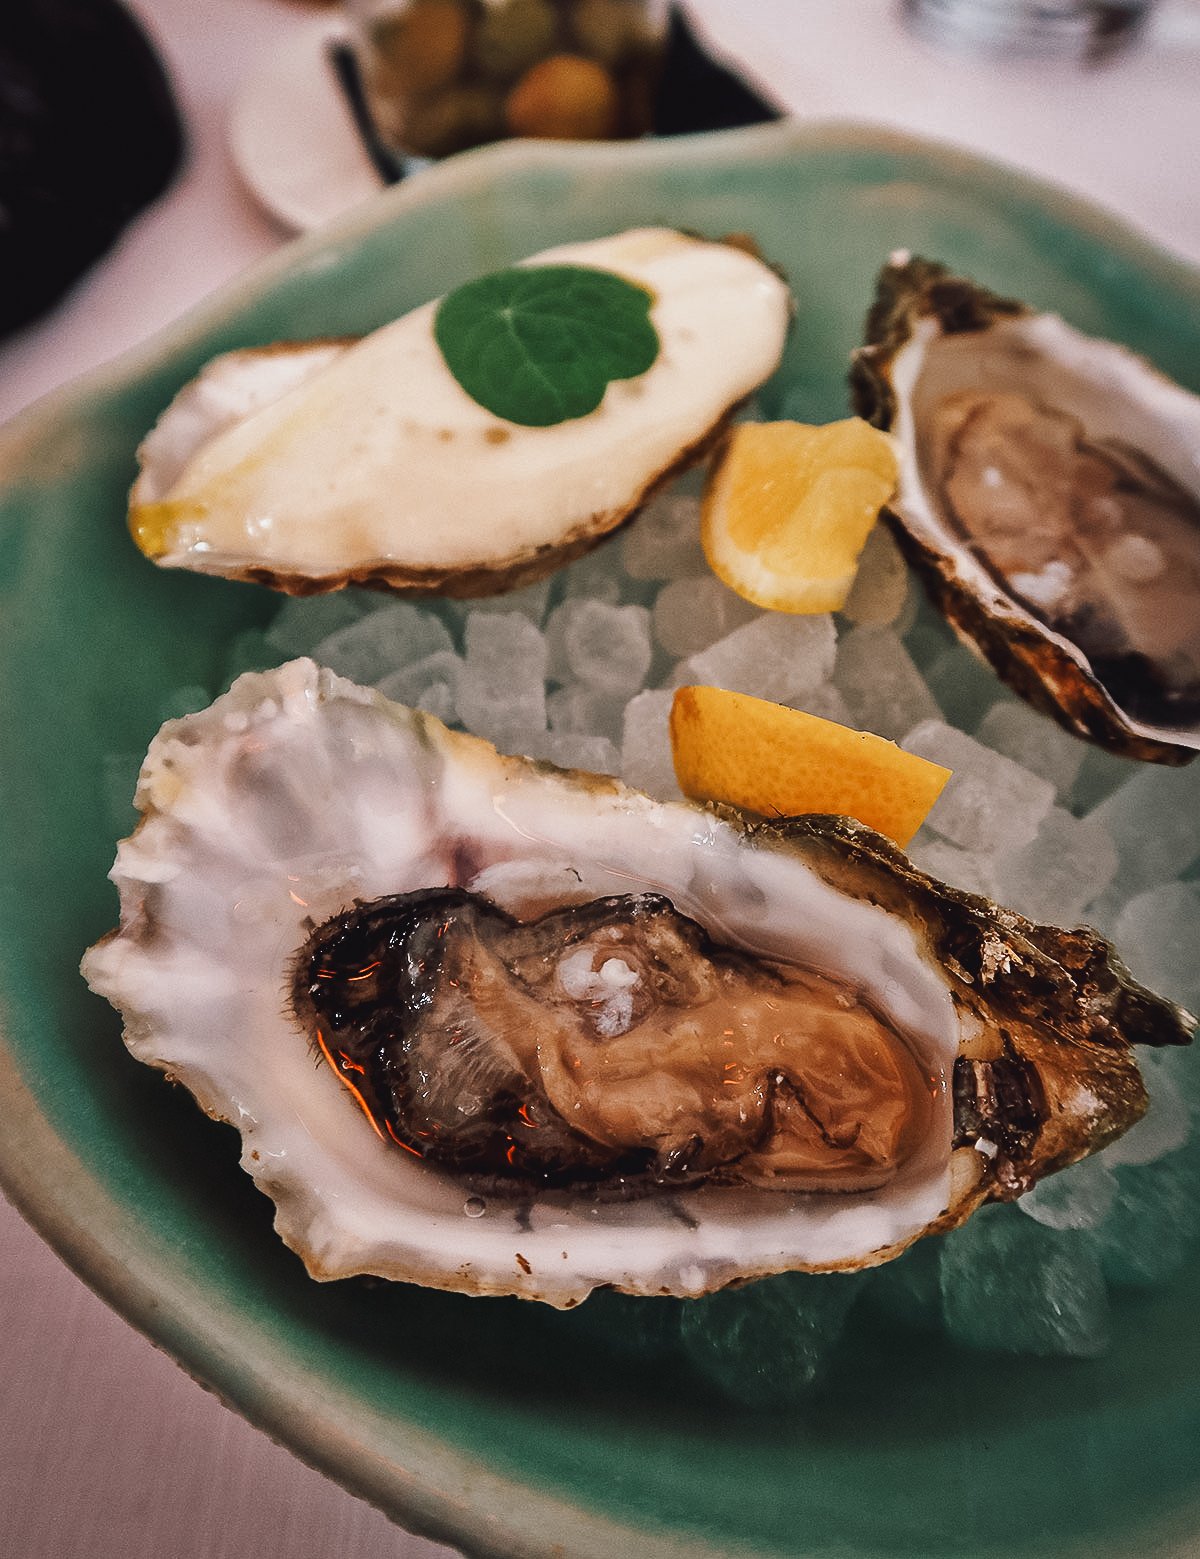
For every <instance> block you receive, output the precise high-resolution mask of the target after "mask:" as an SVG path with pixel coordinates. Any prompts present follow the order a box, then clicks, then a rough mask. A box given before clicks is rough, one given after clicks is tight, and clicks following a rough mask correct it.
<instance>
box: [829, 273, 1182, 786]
mask: <svg viewBox="0 0 1200 1559" xmlns="http://www.w3.org/2000/svg"><path fill="white" fill-rule="evenodd" d="M851 383H852V388H853V394H854V401H855V405H856V408H857V409H858V411H859V412H860V413H861V414H862V415H863V416H865V417H867V418H869V419H870V420H871V421H873V422H874V423H875V424H876V425H877V426H879V427H883V428H890V429H891V430H892V431H893V432H894V433H895V434H896V435H897V437H898V438H899V440H900V442H901V446H902V463H901V474H900V482H899V487H898V490H897V494H896V497H895V498H894V499H893V500H892V502H891V504H890V506H889V507H890V511H891V515H892V518H893V520H894V522H895V528H896V530H897V534H898V536H899V539H900V541H901V543H902V545H903V546H904V549H905V551H906V553H907V555H908V557H909V559H910V561H911V562H913V563H914V565H915V566H916V567H917V568H918V569H919V570H920V571H921V572H922V574H923V576H924V578H925V580H926V583H927V584H928V586H929V589H930V591H931V593H932V595H933V598H934V600H935V602H936V604H937V605H938V607H939V609H940V610H941V611H942V612H943V613H944V615H945V616H946V617H947V619H948V620H949V622H950V623H951V624H952V626H953V627H954V628H955V629H956V631H957V632H958V633H959V634H960V635H962V636H963V637H964V638H966V639H967V640H968V641H969V642H972V643H973V644H974V645H975V646H976V647H977V648H978V649H979V650H981V651H982V652H983V654H984V655H985V656H986V657H987V659H988V660H989V661H990V662H991V664H992V665H993V666H994V667H995V669H996V671H997V672H998V673H999V674H1000V675H1001V676H1002V677H1003V678H1004V680H1005V681H1006V682H1008V683H1009V684H1010V685H1011V686H1012V687H1013V688H1015V689H1016V691H1017V692H1019V693H1020V694H1021V695H1022V696H1023V697H1025V698H1027V699H1028V700H1029V701H1030V702H1031V703H1032V704H1034V705H1035V706H1037V707H1038V708H1039V709H1041V710H1042V711H1043V712H1045V713H1047V714H1051V715H1053V716H1054V717H1055V718H1056V719H1058V720H1059V721H1060V722H1061V723H1062V724H1063V725H1065V726H1066V727H1067V729H1068V730H1071V731H1073V732H1074V733H1075V734H1076V735H1078V736H1082V737H1085V738H1087V739H1088V740H1091V741H1094V742H1097V743H1098V744H1100V745H1101V746H1104V747H1107V748H1110V749H1111V750H1113V751H1115V752H1119V753H1123V754H1125V755H1126V756H1129V757H1133V758H1141V759H1147V760H1151V761H1154V762H1159V763H1171V764H1180V763H1186V762H1189V761H1190V760H1191V759H1192V758H1193V757H1194V756H1195V754H1196V750H1197V749H1198V748H1200V470H1198V468H1197V464H1196V449H1197V447H1198V446H1200V399H1198V398H1197V397H1196V396H1193V395H1190V394H1188V393H1187V392H1186V391H1185V390H1183V389H1182V388H1181V387H1180V386H1178V385H1175V384H1172V383H1171V382H1170V381H1169V380H1167V379H1166V378H1164V377H1163V376H1162V375H1160V374H1158V373H1157V372H1155V370H1153V369H1152V368H1151V367H1150V366H1149V365H1148V364H1146V363H1145V362H1143V361H1141V360H1140V359H1139V358H1137V357H1135V356H1134V355H1133V354H1132V353H1130V352H1128V351H1127V350H1125V349H1124V348H1123V347H1119V346H1117V345H1115V344H1113V343H1112V342H1107V341H1101V340H1096V339H1094V338H1092V337H1088V336H1084V335H1082V334H1080V332H1078V331H1076V330H1074V329H1073V328H1072V327H1071V326H1069V325H1067V324H1066V323H1065V322H1064V321H1063V320H1061V319H1059V318H1057V317H1056V316H1054V315H1048V314H1037V313H1035V312H1033V311H1032V310H1031V309H1029V308H1026V307H1025V306H1024V305H1023V304H1020V303H1017V302H1014V301H1013V300H1011V299H1007V298H1000V297H996V296H995V295H994V294H992V293H990V292H987V291H985V290H984V289H982V288H980V287H977V286H976V285H975V284H974V283H972V282H970V281H968V280H966V279H965V278H963V277H961V276H954V275H951V274H950V273H949V272H948V271H947V270H946V268H945V267H944V266H941V265H937V264H933V263H931V262H929V261H927V260H922V259H911V258H909V257H907V256H904V255H900V256H896V257H895V258H893V260H892V261H891V262H890V263H889V264H888V266H887V267H886V268H885V269H884V271H883V272H882V274H881V276H880V279H879V285H878V291H877V295H876V300H875V304H874V307H873V308H872V310H871V312H870V314H869V316H868V320H867V344H866V345H865V346H864V347H862V348H861V349H860V350H859V351H858V352H857V353H856V355H855V362H854V366H853V369H852V373H851Z"/></svg>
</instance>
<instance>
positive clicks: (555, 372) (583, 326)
mask: <svg viewBox="0 0 1200 1559" xmlns="http://www.w3.org/2000/svg"><path fill="white" fill-rule="evenodd" d="M653 301H654V299H653V296H652V295H651V294H650V293H649V292H648V291H647V290H646V289H645V288H644V287H639V286H638V285H637V284H636V283H635V282H631V281H626V280H625V278H624V277H623V276H617V275H615V274H614V273H613V272H612V271H602V270H598V269H596V268H594V267H592V266H586V265H521V266H513V267H512V268H511V269H510V270H506V271H494V272H493V273H492V274H491V275H490V276H481V277H480V278H479V280H478V281H473V282H468V283H467V284H466V286H465V287H459V288H458V289H457V290H456V291H454V292H451V293H447V295H446V296H445V297H444V298H443V299H442V301H441V302H440V303H439V304H438V308H437V313H436V314H435V316H434V323H433V333H434V338H435V340H436V341H437V344H438V346H439V348H440V349H441V353H442V356H443V357H444V358H445V360H446V366H447V367H448V368H449V369H450V372H451V373H452V374H453V375H454V377H455V378H456V379H457V380H458V382H459V384H461V385H462V387H463V389H464V390H465V391H466V392H467V394H468V395H469V396H470V397H471V399H472V400H474V401H477V402H478V403H479V405H481V406H483V407H485V408H486V409H487V410H488V411H490V412H493V413H494V414H495V415H496V416H497V417H503V418H504V419H505V420H506V421H508V422H518V423H520V424H521V425H522V426H524V427H531V428H546V427H551V426H553V425H554V424H555V423H558V422H569V421H571V420H572V419H573V418H575V417H586V416H587V414H588V413H589V412H591V411H595V409H596V407H597V406H599V404H600V402H601V401H602V400H603V399H604V392H605V390H606V389H607V388H608V386H609V384H610V382H611V381H612V380H614V379H632V378H635V377H636V376H637V375H638V374H642V373H645V372H646V370H647V368H649V367H650V365H651V363H653V362H654V360H655V358H656V357H657V356H658V352H659V340H658V332H657V331H656V330H655V328H654V326H653V324H651V322H650V306H651V304H652V303H653Z"/></svg>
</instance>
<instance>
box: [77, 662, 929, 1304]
mask: <svg viewBox="0 0 1200 1559" xmlns="http://www.w3.org/2000/svg"><path fill="white" fill-rule="evenodd" d="M137 802H138V806H139V807H140V808H141V809H142V810H143V812H144V813H145V814H146V815H145V817H144V819H143V821H142V824H141V826H140V827H139V829H138V830H137V832H136V833H135V834H134V835H133V836H132V838H130V839H127V840H125V841H124V842H123V843H122V844H121V846H120V847H119V851H118V855H117V861H116V865H115V867H114V869H113V872H112V877H113V880H114V882H115V883H116V884H117V886H118V888H119V890H120V895H121V927H120V929H119V931H118V932H116V933H114V934H113V935H112V936H111V937H109V938H108V939H106V940H105V941H103V942H101V943H99V944H98V945H97V946H96V947H95V948H93V949H92V950H91V952H90V953H89V954H88V955H87V957H86V959H85V963H84V972H85V974H86V976H87V978H88V980H89V982H90V983H91V985H92V986H93V988H94V989H95V990H97V991H99V992H100V993H101V994H103V995H105V996H107V997H108V998H109V999H110V1000H111V1001H112V1002H113V1003H114V1004H115V1005H117V1006H118V1007H120V1008H121V1010H122V1011H123V1013H124V1015H125V1020H126V1025H127V1031H126V1038H127V1042H128V1044H129V1046H130V1048H131V1050H132V1051H133V1053H134V1054H135V1055H136V1056H138V1057H139V1058H140V1059H142V1060H144V1061H147V1062H149V1063H151V1064H153V1065H155V1066H158V1067H161V1068H163V1069H165V1070H166V1071H167V1072H169V1073H170V1074H171V1075H172V1076H173V1077H175V1078H178V1079H179V1080H181V1081H182V1082H184V1083H185V1084H186V1085H187V1086H188V1088H190V1089H191V1091H192V1092H193V1093H194V1094H195V1095H196V1097H197V1098H198V1100H199V1101H200V1103H201V1104H202V1106H203V1107H204V1109H205V1110H207V1111H208V1112H209V1113H210V1114H212V1115H214V1116H217V1117H220V1118H222V1119H225V1120H228V1121H230V1122H232V1123H233V1124H234V1125H235V1126H236V1127H237V1128H238V1130H239V1131H240V1132H241V1134H242V1141H243V1153H242V1163H243V1166H244V1167H245V1168H246V1169H247V1170H248V1171H249V1173H250V1174H251V1175H252V1176H253V1177H254V1179H255V1181H256V1182H257V1184H258V1185H259V1186H260V1188H261V1189H262V1190H263V1191H265V1192H266V1193H267V1194H268V1195H270V1196H271V1197H273V1198H274V1200H275V1202H276V1205H277V1218H276V1227H277V1229H278V1230H279V1233H280V1234H281V1235H282V1237H283V1238H284V1239H285V1241H286V1242H287V1243H288V1244H289V1245H290V1246H292V1247H293V1248H294V1249H295V1250H297V1251H298V1252H299V1253H300V1254H301V1255H302V1257H303V1258H304V1260H305V1262H306V1263H307V1265H308V1267H309V1269H310V1271H311V1272H312V1273H313V1274H314V1275H315V1276H317V1277H322V1278H332V1277H341V1276H345V1275H348V1274H352V1273H360V1272H373V1273H378V1274H381V1275H383V1276H387V1277H391V1278H398V1279H408V1280H412V1281H417V1282H421V1283H426V1284H430V1285H432V1286H435V1287H443V1288H451V1289H460V1290H463V1291H466V1292H472V1293H483V1294H521V1295H525V1296H528V1297H534V1298H538V1299H542V1300H546V1301H549V1302H550V1303H552V1304H556V1305H568V1304H571V1303H574V1302H576V1301H578V1300H580V1299H582V1298H584V1297H586V1295H587V1294H588V1293H589V1291H590V1290H591V1289H592V1288H594V1287H596V1286H597V1285H602V1284H611V1285H614V1286H616V1287H618V1288H620V1289H623V1290H626V1291H628V1292H633V1293H643V1294H657V1293H669V1294H677V1295H688V1294H695V1293H702V1292H706V1291H708V1290H710V1289H713V1288H716V1287H719V1286H721V1285H723V1284H725V1283H727V1282H729V1281H731V1280H733V1279H735V1278H739V1277H747V1276H754V1275H760V1274H766V1273H770V1272H777V1271H782V1270H787V1269H792V1268H801V1267H805V1266H819V1267H832V1266H837V1265H841V1264H852V1265H859V1264H862V1263H863V1260H864V1257H869V1255H870V1253H872V1252H875V1251H882V1250H884V1249H885V1248H887V1247H890V1246H894V1245H896V1244H898V1243H902V1242H906V1241H908V1240H909V1239H911V1238H912V1237H913V1236H914V1235H916V1234H917V1233H919V1232H920V1231H921V1230H922V1229H924V1228H926V1227H927V1226H928V1225H929V1224H930V1223H931V1222H933V1221H934V1220H935V1219H936V1218H937V1217H938V1216H939V1214H940V1213H941V1212H942V1211H943V1210H944V1208H945V1207H946V1205H947V1201H948V1197H949V1192H950V1174H949V1168H948V1164H949V1157H950V1135H951V1105H950V1090H949V1080H950V1075H951V1068H952V1065H953V1060H954V1057H955V1055H956V1053H957V1050H958V1043H959V1029H958V1019H957V1016H956V1013H955V1009H954V1004H953V1002H952V999H951V996H950V993H949V990H948V989H947V986H946V984H945V982H944V979H943V978H942V976H941V975H940V974H939V973H938V972H937V971H936V969H935V967H934V966H933V965H932V964H931V963H929V962H928V961H927V959H926V958H925V957H924V956H923V954H922V951H921V949H920V947H919V946H918V943H917V940H916V938H915V937H914V934H913V932H912V931H911V929H910V928H909V926H908V925H907V924H905V923H903V922H901V921H899V920H897V919H895V918H893V917H889V916H888V915H887V914H886V913H885V912H884V911H883V910H881V909H879V908H878V907H876V906H874V905H872V904H870V903H865V902H860V901H857V900H854V899H850V898H848V897H846V896H844V895H842V894H839V893H837V892H836V891H834V890H833V889H832V888H831V887H829V886H828V885H827V884H826V883H824V882H823V881H822V880H821V879H820V878H819V877H818V876H817V875H816V874H815V873H814V872H812V871H811V870H810V869H809V868H808V867H807V866H806V865H805V864H804V863H803V862H802V861H801V860H800V859H798V858H797V857H796V856H795V855H793V854H791V853H789V852H788V851H787V850H785V849H782V848H779V847H778V846H772V845H771V844H769V843H761V842H759V843H756V842H755V839H754V837H753V836H747V835H746V834H744V833H743V832H741V831H740V830H738V829H736V828H735V827H733V826H731V825H730V824H728V823H726V822H724V821H722V820H720V819H719V818H717V817H715V816H714V815H713V814H711V813H710V812H707V811H705V810H703V809H700V808H697V807H692V806H689V805H684V804H672V805H664V804H662V803H658V802H654V801H651V800H649V799H648V798H647V797H645V796H642V795H640V794H638V793H637V792H634V791H630V790H628V789H626V788H625V787H624V786H622V785H620V784H619V783H618V782H616V781H610V780H607V779H598V778H595V777H592V776H586V777H584V776H575V775H570V774H566V773H563V772H561V771H558V770H554V769H551V768H549V767H546V766H541V767H539V766H535V765H533V764H531V763H529V762H527V761H526V760H522V759H510V758H503V757H500V756H498V755H497V754H496V752H495V751H494V749H493V748H492V747H491V746H489V745H488V744H487V743H485V742H481V741H479V740H477V739H475V738H473V737H469V736H462V735H456V734H454V733H452V732H449V731H447V730H446V729H445V727H443V726H441V725H440V724H439V723H438V722H437V721H436V720H433V719H432V718H431V717H428V716H425V715H422V714H420V713H417V712H414V711H410V710H408V709H404V708H401V707H399V706H396V705H393V704H390V703H388V702H387V701H386V700H384V699H383V698H382V697H381V696H380V695H378V694H375V693H371V692H368V691H366V690H364V689H361V688H358V687H356V686H354V685H353V684H351V683H348V682H345V681H343V680H341V679H339V678H337V677H335V676H333V675H332V673H330V672H328V671H323V670H319V669H318V668H317V667H316V666H315V665H314V664H313V663H312V662H311V661H294V662H292V663H291V664H290V665H288V666H285V667H282V668H280V669H279V670H278V671H276V672H271V673H265V674H262V675H257V674H255V675H248V676H245V677H243V678H241V679H240V680H239V681H238V682H237V683H236V684H235V686H234V687H233V689H232V690H231V692H230V693H228V694H227V695H226V696H225V697H223V698H221V699H219V700H218V701H217V702H216V703H215V704H214V705H213V706H212V707H211V708H210V709H208V710H205V711H203V712H202V713H200V714H197V715H192V716H189V717H187V718H186V719H184V720H179V721H173V722H171V723H170V724H168V725H167V726H165V727H164V728H163V730H162V732H161V733H160V734H159V736H158V737H157V738H156V740H155V741H154V743H153V745H152V747H151V749H150V752H149V755H148V757H147V759H146V762H145V765H144V767H143V769H142V774H141V779H140V782H139V786H138V794H137ZM441 884H451V885H461V886H465V887H468V888H472V889H477V890H482V891H486V892H487V893H488V894H489V895H490V896H491V897H492V898H494V899H495V900H496V901H497V902H499V903H500V904H501V905H502V906H503V907H505V908H506V909H508V910H509V911H510V912H512V913H515V914H518V915H520V914H522V913H525V914H530V915H532V914H536V913H539V912H541V911H542V910H544V909H546V908H548V907H549V906H550V905H551V904H554V903H564V902H573V901H579V900H584V899H590V898H593V897H597V896H600V895H604V894H610V893H621V892H637V891H642V890H650V889H652V890H656V891H659V892H662V893H665V894H666V895H667V896H668V897H669V898H671V899H672V900H673V901H674V903H675V904H676V905H677V906H678V907H679V908H680V909H681V910H682V911H683V912H684V913H686V914H689V915H691V916H693V917H695V918H696V919H697V920H699V921H700V922H702V923H703V924H704V925H705V926H706V927H707V928H708V929H709V930H710V932H712V933H713V934H714V935H716V936H717V937H719V938H721V939H724V940H726V941H728V942H730V943H733V944H736V945H739V946H742V947H745V948H748V949H751V950H753V951H757V952H760V953H763V954H768V955H770V956H772V957H774V958H786V959H793V960H796V961H799V962H801V963H803V964H805V965H808V966H811V967H815V968H818V969H823V970H828V971H836V972H837V973H839V974H840V975H841V976H842V977H843V978H844V979H846V980H847V981H849V982H851V983H852V984H854V985H856V986H858V987H860V988H861V989H862V990H863V991H864V992H865V993H868V994H869V997H870V1000H871V1001H872V1002H873V1003H874V1004H875V1005H876V1007H877V1008H878V1009H879V1010H880V1011H881V1012H882V1013H883V1014H884V1016H886V1017H887V1018H889V1019H890V1020H891V1021H892V1022H893V1023H894V1024H895V1025H896V1026H897V1027H898V1028H899V1029H900V1030H901V1031H902V1032H903V1033H904V1034H905V1035H906V1037H907V1038H908V1040H909V1042H910V1044H911V1045H912V1047H913V1049H914V1051H915V1052H916V1054H917V1055H918V1058H919V1059H920V1060H921V1061H922V1062H923V1063H924V1064H925V1065H926V1066H927V1068H928V1070H929V1072H930V1074H931V1075H932V1076H934V1077H935V1078H936V1079H938V1080H939V1083H940V1088H939V1096H938V1101H937V1102H936V1104H935V1109H934V1114H933V1119H934V1123H935V1124H934V1128H933V1129H932V1131H931V1134H930V1137H929V1140H928V1141H927V1142H926V1143H925V1145H924V1147H923V1148H922V1149H921V1150H920V1151H919V1152H918V1153H917V1154H915V1155H914V1156H913V1157H912V1158H911V1159H910V1160H909V1161H908V1163H907V1164H906V1165H905V1166H904V1167H903V1168H902V1170H901V1172H900V1174H899V1175H898V1176H897V1178H896V1179H895V1180H894V1181H893V1182H892V1183H891V1184H890V1185H889V1186H887V1187H886V1188H884V1189H882V1190H879V1191H874V1192H871V1193H860V1194H853V1195H848V1194H823V1195H818V1194H811V1193H810V1194H808V1195H795V1194H789V1193H786V1192H785V1193H781V1192H753V1191H746V1190H741V1191H733V1190H729V1189H720V1188H711V1187H710V1188H701V1189H699V1190H694V1191H690V1192H687V1193H685V1194H681V1195H676V1196H670V1197H664V1198H655V1197H649V1198H646V1199H643V1200H639V1201H634V1202H629V1203H618V1202H603V1201H601V1202H593V1201H592V1200H591V1199H590V1198H587V1197H583V1198H580V1197H578V1196H576V1197H572V1196H569V1195H567V1194H565V1193H557V1194H553V1195H547V1196H546V1197H545V1198H544V1199H540V1200H539V1201H538V1202H537V1203H536V1204H535V1205H534V1206H532V1207H528V1206H525V1207H524V1208H523V1209H522V1208H520V1207H518V1206H516V1205H515V1204H512V1203H508V1202H505V1201H504V1200H503V1199H500V1198H488V1200H487V1202H486V1204H485V1205H484V1207H483V1211H482V1214H481V1215H480V1208H479V1203H478V1199H477V1198H471V1197H470V1195H469V1193H468V1192H466V1191H464V1189H463V1187H462V1186H461V1185H460V1184H458V1183H456V1181H455V1180H454V1179H453V1178H452V1177H451V1176H449V1175H447V1174H446V1173H444V1172H441V1171H438V1170H435V1169H432V1168H430V1167H429V1166H427V1165H425V1164H423V1163H422V1162H420V1161H419V1160H418V1159H416V1158H414V1157H412V1156H410V1155H409V1154H407V1153H405V1152H403V1151H401V1150H399V1149H397V1148H396V1147H394V1146H392V1145H390V1144H387V1145H385V1144H384V1143H383V1142H382V1141H381V1140H380V1139H379V1138H378V1137H377V1136H376V1135H375V1133H374V1131H373V1128H372V1127H371V1125H370V1124H369V1122H368V1121H367V1119H366V1117H365V1116H364V1115H363V1114H362V1113H361V1112H360V1111H359V1110H358V1109H357V1107H356V1106H355V1104H354V1102H353V1100H352V1098H351V1097H350V1095H349V1094H348V1092H347V1091H346V1090H345V1089H344V1088H343V1087H342V1086H341V1084H340V1083H339V1082H338V1080H337V1079H336V1078H335V1077H334V1075H333V1073H332V1072H331V1070H330V1069H329V1068H328V1067H327V1066H324V1065H317V1064H315V1063H314V1056H313V1052H312V1050H311V1048H310V1044H309V1041H308V1038H307V1036H306V1035H305V1034H304V1033H302V1032H301V1031H300V1030H299V1028H298V1027H297V1025H296V1023H295V1020H294V1019H293V1018H292V1017H291V1015H290V1011H289V1002H288V991H289V988H290V974H291V967H292V963H293V960H294V958H295V955H296V952H297V950H298V949H299V948H300V946H301V945H302V944H303V943H304V942H305V940H306V938H307V935H308V929H309V922H310V918H311V919H312V920H315V921H317V922H320V921H322V920H323V919H325V918H327V917H329V916H331V915H333V914H335V913H338V912H340V911H341V910H344V909H346V908H348V907H350V906H351V905H352V904H353V902H354V901H355V900H356V899H371V898H374V897H377V896H382V895H385V894H392V893H397V892H404V891H408V890H411V889H415V888H420V887H426V886H436V885H441Z"/></svg>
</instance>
